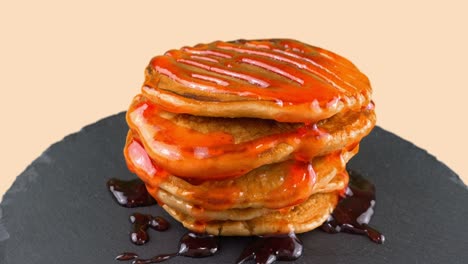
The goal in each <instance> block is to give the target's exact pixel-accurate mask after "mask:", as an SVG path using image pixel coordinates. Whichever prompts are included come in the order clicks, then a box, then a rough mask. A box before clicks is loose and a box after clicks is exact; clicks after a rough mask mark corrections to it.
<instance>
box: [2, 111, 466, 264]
mask: <svg viewBox="0 0 468 264" xmlns="http://www.w3.org/2000/svg"><path fill="white" fill-rule="evenodd" d="M126 131H127V126H126V124H125V120H124V113H120V114H118V115H115V116H111V117H108V118H106V119H104V120H101V121H99V122H97V123H95V124H93V125H90V126H87V127H85V128H83V129H82V130H81V131H80V132H78V133H76V134H72V135H70V136H67V137H66V138H64V139H63V140H62V141H60V142H58V143H56V144H54V145H52V146H51V147H50V148H49V149H48V150H46V151H45V152H44V154H42V155H41V156H40V157H39V158H38V159H36V160H35V161H34V162H33V163H32V164H31V165H30V166H29V167H28V168H26V170H25V171H24V172H23V173H22V174H21V175H20V176H18V178H17V179H16V181H15V183H14V184H13V186H12V187H11V188H10V190H9V191H8V192H7V193H6V194H5V196H4V197H3V201H2V203H1V206H0V210H1V211H0V263H6V264H16V263H18V264H19V263H21V264H23V263H31V264H34V263H41V264H50V263H118V262H116V261H114V260H113V259H114V257H115V256H116V255H117V254H118V253H120V252H123V251H134V252H137V253H139V254H140V255H141V256H142V257H150V256H153V255H156V254H159V253H168V252H175V251H176V249H177V243H178V240H179V238H180V237H181V236H182V235H183V234H184V233H185V230H184V228H182V226H181V225H180V224H178V223H176V222H174V221H172V219H171V218H170V217H169V216H168V215H167V214H166V213H165V212H163V210H162V209H161V208H159V207H157V206H153V207H147V208H137V209H126V208H122V207H120V206H118V205H117V204H116V203H115V202H114V201H113V200H112V198H111V196H110V194H109V193H108V192H107V190H106V181H107V179H109V178H111V177H118V178H124V179H125V178H126V179H130V178H133V177H135V176H134V175H132V174H131V173H129V172H128V171H127V169H126V165H125V162H124V159H123V155H122V147H123V144H124V140H125V134H126ZM349 168H350V169H353V170H356V171H358V172H361V173H362V174H364V175H366V176H367V178H369V179H371V180H372V181H373V182H374V183H375V184H376V187H377V206H376V213H375V215H374V218H373V220H372V222H371V224H372V225H373V226H375V227H376V228H377V229H379V230H380V231H382V232H383V233H384V234H385V235H386V239H387V241H386V243H385V244H384V245H377V244H374V243H372V242H370V241H369V240H368V239H367V238H365V237H362V236H354V235H349V234H336V235H329V234H326V233H323V232H321V231H319V230H316V231H312V232H309V233H307V234H303V235H300V238H301V239H302V241H303V242H304V246H305V252H304V255H303V257H302V258H301V259H299V260H298V261H297V262H296V263H320V264H324V263H361V264H362V263H467V261H468V228H467V225H466V221H467V219H468V189H467V187H466V186H465V185H464V184H463V183H462V182H461V181H460V179H459V178H458V177H457V175H455V174H454V173H453V172H452V171H451V170H450V169H449V168H447V167H446V166H445V165H444V164H442V163H440V162H439V161H437V160H436V159H435V158H434V157H433V156H431V155H429V154H428V153H427V152H426V151H424V150H421V149H419V148H417V147H415V146H414V145H413V144H411V143H409V142H407V141H405V140H403V139H401V138H399V137H397V136H395V135H393V134H391V133H389V132H387V131H385V130H383V129H381V128H378V127H377V128H375V129H374V131H373V132H372V133H371V134H370V135H369V136H368V137H367V138H366V139H365V140H364V141H363V142H362V144H361V151H360V153H359V154H358V155H357V156H356V157H355V158H354V159H353V160H352V161H351V163H350V164H349ZM136 211H138V212H147V213H152V214H156V215H163V216H165V217H166V218H167V219H170V220H171V223H172V228H171V229H170V231H167V232H163V233H158V232H155V231H152V230H151V231H150V234H151V239H152V240H151V241H150V242H149V243H148V244H146V245H144V246H140V247H138V246H134V245H132V244H131V243H130V242H129V237H128V233H129V228H130V224H129V221H128V216H129V215H130V214H131V213H132V212H136ZM249 240H250V238H223V239H222V240H221V246H222V248H221V251H220V253H219V254H217V255H216V256H215V257H212V258H207V259H189V258H183V257H179V258H174V259H172V260H170V261H168V262H167V263H233V262H234V260H235V259H236V258H237V256H238V254H239V253H240V252H241V250H242V249H243V247H244V246H245V245H246V243H248V241H249ZM123 263H125V262H123Z"/></svg>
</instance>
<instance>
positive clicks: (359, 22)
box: [0, 0, 468, 195]
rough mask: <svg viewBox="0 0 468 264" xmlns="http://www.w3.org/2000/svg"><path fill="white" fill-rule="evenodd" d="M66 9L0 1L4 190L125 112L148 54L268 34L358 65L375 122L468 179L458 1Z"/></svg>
mask: <svg viewBox="0 0 468 264" xmlns="http://www.w3.org/2000/svg"><path fill="white" fill-rule="evenodd" d="M64 2H70V1H49V0H43V1H8V3H7V1H2V2H1V5H0V29H1V30H0V55H1V56H0V89H1V96H0V98H1V99H0V100H1V104H0V107H1V108H0V110H1V113H2V120H1V122H2V129H1V132H0V133H1V137H0V138H2V139H3V142H2V149H1V151H0V155H1V156H0V160H1V165H2V166H1V168H2V173H1V175H0V195H1V194H3V193H4V192H5V190H6V189H7V188H8V187H9V186H10V185H11V183H12V182H13V180H14V178H15V177H16V176H17V175H18V174H19V173H20V172H21V171H23V170H24V169H25V167H26V166H27V165H28V164H29V163H30V162H32V161H33V160H34V159H35V158H36V157H37V156H38V155H40V153H41V152H43V151H44V150H45V149H46V148H47V147H48V146H49V145H50V144H52V143H54V142H56V141H58V140H60V139H62V138H63V137H64V136H65V135H67V134H69V133H72V132H76V131H78V130H79V129H80V128H81V127H82V126H84V125H86V124H89V123H93V122H95V121H97V120H99V119H100V118H103V117H106V116H108V115H112V114H115V113H117V112H119V111H122V110H125V109H126V107H127V106H128V104H129V102H130V100H131V98H132V96H133V95H135V94H136V93H137V92H138V91H139V87H140V84H141V83H142V80H143V70H144V68H145V66H146V64H147V63H148V61H149V59H150V58H151V57H152V56H154V55H157V54H161V53H162V52H164V51H165V50H167V49H171V48H178V47H181V46H183V45H192V44H196V43H199V42H209V41H212V40H216V39H220V40H232V39H237V38H269V37H288V38H297V39H299V40H302V41H305V42H309V43H312V44H314V45H318V46H322V47H325V48H327V49H330V50H332V51H335V52H337V53H339V54H341V55H344V56H345V57H348V58H349V59H351V60H352V61H353V62H354V63H355V64H356V65H357V66H358V67H359V68H360V69H361V70H362V71H363V72H364V73H366V74H367V75H368V76H369V78H370V79H371V82H372V84H373V87H374V99H375V102H376V103H377V112H378V118H379V120H378V124H379V125H380V126H382V127H384V128H385V129H388V130H390V131H392V132H394V133H396V134H398V135H400V136H401V137H403V138H405V139H408V140H410V141H412V142H414V143H415V144H416V145H418V146H420V147H422V148H424V149H427V150H428V151H429V152H430V153H431V154H433V155H435V156H436V157H437V158H438V159H440V160H441V161H443V162H444V163H446V164H447V165H448V166H449V167H451V168H452V169H453V170H454V171H455V172H457V173H458V174H459V175H460V176H461V177H462V178H463V179H464V180H465V182H468V165H467V164H468V162H467V161H466V154H465V153H464V151H465V150H466V149H468V144H467V140H466V139H465V135H467V134H468V130H467V128H466V125H465V124H464V123H465V122H466V121H467V120H468V119H467V118H466V116H465V115H466V113H467V111H466V110H467V106H466V105H467V104H468V102H467V99H466V97H465V96H466V90H467V88H468V85H467V83H468V81H467V78H468V76H467V75H468V73H467V67H466V62H467V60H468V52H467V47H468V42H467V38H466V36H467V33H466V32H467V28H466V26H467V25H468V19H467V17H468V16H467V15H466V10H468V9H467V7H466V6H462V5H461V4H457V3H456V2H455V1H447V0H445V1H437V2H438V3H437V4H430V3H428V2H429V1H421V2H420V3H416V1H400V3H395V1H386V3H385V4H383V3H382V2H383V1H342V3H340V4H338V3H336V2H334V3H332V2H333V1H326V2H327V3H326V4H324V3H320V4H319V3H312V2H313V1H293V0H291V1H241V0H237V1H229V2H228V1H224V2H221V1H202V0H198V1H184V2H182V1H164V2H163V1H118V0H113V1H90V0H86V1H85V0H81V1H74V2H75V3H74V4H70V3H64ZM156 2H157V3H156ZM272 2H276V4H273V3H272ZM321 2H324V1H321ZM375 2H381V3H380V4H377V3H375ZM432 2H436V1H432ZM458 2H460V3H461V2H463V1H458Z"/></svg>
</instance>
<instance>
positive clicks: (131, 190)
mask: <svg viewBox="0 0 468 264" xmlns="http://www.w3.org/2000/svg"><path fill="white" fill-rule="evenodd" d="M107 188H108V189H109V191H110V192H111V193H112V195H113V196H114V198H115V200H116V201H117V203H118V204H120V205H121V206H123V207H128V208H133V207H142V206H150V205H154V204H156V201H155V200H154V198H153V197H152V196H151V195H150V194H149V193H148V191H147V190H146V187H145V183H144V182H143V181H141V180H140V179H135V180H130V181H124V180H118V179H110V180H109V181H108V182H107Z"/></svg>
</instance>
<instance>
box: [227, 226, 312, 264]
mask: <svg viewBox="0 0 468 264" xmlns="http://www.w3.org/2000/svg"><path fill="white" fill-rule="evenodd" d="M302 249H303V246H302V242H301V240H299V238H298V237H296V235H295V234H294V233H290V234H289V235H279V236H260V237H258V238H257V239H256V240H255V241H254V242H253V243H252V244H250V245H249V246H247V247H246V248H245V249H244V251H243V252H242V254H241V255H240V256H239V258H238V259H237V262H236V263H237V264H241V263H245V262H246V261H249V260H254V261H255V263H257V264H266V263H268V264H270V263H273V262H275V261H277V260H279V261H292V260H296V259H298V258H299V257H300V256H301V255H302Z"/></svg>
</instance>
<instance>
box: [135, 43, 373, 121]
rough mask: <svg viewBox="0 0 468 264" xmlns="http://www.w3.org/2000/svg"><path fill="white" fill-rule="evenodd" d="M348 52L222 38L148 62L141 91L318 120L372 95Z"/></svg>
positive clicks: (236, 111)
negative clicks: (228, 40)
mask: <svg viewBox="0 0 468 264" xmlns="http://www.w3.org/2000/svg"><path fill="white" fill-rule="evenodd" d="M371 92H372V90H371V86H370V84H369V80H368V79H367V77H366V76H365V75H364V74H362V73H361V72H360V71H359V70H358V69H357V68H356V66H354V65H353V64H352V63H351V62H349V61H348V60H346V59H345V58H343V57H341V56H339V55H337V54H335V53H332V52H330V51H327V50H325V49H321V48H318V47H313V46H310V45H307V44H305V43H302V42H299V41H295V40H289V39H266V40H239V41H234V42H222V41H216V42H212V43H209V44H199V45H196V46H194V47H184V48H182V49H179V50H170V51H168V52H166V53H165V54H164V55H162V56H157V57H154V58H153V59H152V60H151V62H150V63H149V65H148V67H147V68H146V78H145V82H144V85H143V87H142V93H143V94H144V95H145V96H147V97H148V98H150V99H151V100H152V101H154V102H155V103H157V104H159V105H160V106H161V107H163V108H164V109H166V110H167V111H170V112H173V113H188V114H192V115H199V116H212V117H251V118H264V119H273V120H276V121H280V122H317V121H319V120H322V119H326V118H329V117H331V116H333V115H334V114H336V113H338V112H340V111H346V110H348V109H354V110H357V109H360V108H361V107H364V106H366V105H367V104H368V103H369V102H370V96H371Z"/></svg>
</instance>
